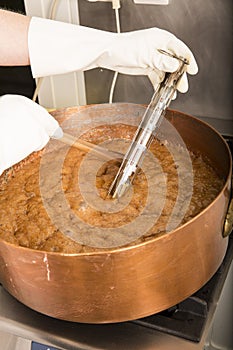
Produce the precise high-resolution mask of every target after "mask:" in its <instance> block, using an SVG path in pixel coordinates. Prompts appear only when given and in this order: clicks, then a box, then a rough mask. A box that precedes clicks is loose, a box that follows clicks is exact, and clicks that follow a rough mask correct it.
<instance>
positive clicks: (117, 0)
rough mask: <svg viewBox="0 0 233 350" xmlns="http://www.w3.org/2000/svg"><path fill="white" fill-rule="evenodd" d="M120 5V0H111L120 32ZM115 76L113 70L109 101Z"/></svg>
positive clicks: (116, 73) (115, 80)
mask: <svg viewBox="0 0 233 350" xmlns="http://www.w3.org/2000/svg"><path fill="white" fill-rule="evenodd" d="M120 7H121V5H120V0H112V8H113V9H114V11H115V19H116V29H117V33H121V26H120V15H119V8H120ZM117 77H118V72H115V73H114V76H113V79H112V85H111V88H110V93H109V103H112V100H113V94H114V90H115V86H116V82H117Z"/></svg>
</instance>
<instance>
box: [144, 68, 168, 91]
mask: <svg viewBox="0 0 233 350" xmlns="http://www.w3.org/2000/svg"><path fill="white" fill-rule="evenodd" d="M147 75H148V78H149V79H150V82H151V84H152V85H153V87H154V90H156V89H157V88H158V86H159V84H160V83H161V81H162V80H163V79H164V76H165V73H164V72H163V71H160V70H158V69H150V70H148V73H147Z"/></svg>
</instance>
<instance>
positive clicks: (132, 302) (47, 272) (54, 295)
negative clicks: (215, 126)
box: [0, 112, 231, 323]
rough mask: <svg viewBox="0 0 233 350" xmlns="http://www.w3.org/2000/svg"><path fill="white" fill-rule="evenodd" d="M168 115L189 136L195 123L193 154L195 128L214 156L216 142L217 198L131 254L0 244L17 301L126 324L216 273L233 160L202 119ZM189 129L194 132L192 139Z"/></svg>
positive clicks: (1, 269) (1, 275)
mask: <svg viewBox="0 0 233 350" xmlns="http://www.w3.org/2000/svg"><path fill="white" fill-rule="evenodd" d="M170 113H171V114H170V115H169V116H168V117H169V118H170V117H171V118H173V117H174V115H176V118H175V119H176V126H177V128H178V124H179V121H180V125H182V126H181V127H180V128H181V130H185V131H186V128H188V124H190V128H189V133H190V137H189V138H188V139H189V143H190V146H191V145H192V142H193V143H194V149H195V148H196V149H198V147H199V141H198V140H197V139H196V137H198V133H197V135H196V131H197V130H199V131H200V130H201V131H202V133H203V134H202V135H199V138H200V140H201V139H202V140H204V143H205V145H204V146H203V150H204V149H205V152H206V154H207V155H210V157H212V156H214V152H213V151H212V147H213V144H215V142H219V150H218V152H217V154H216V158H217V159H216V160H214V158H213V159H211V160H212V161H213V164H214V165H216V166H217V165H218V164H220V163H221V164H222V168H220V169H221V171H222V174H223V176H224V178H225V179H226V182H225V185H224V188H223V190H222V191H221V193H220V194H219V196H218V197H217V198H216V199H215V200H214V201H213V202H212V203H211V205H210V206H209V207H208V208H206V209H205V210H204V211H203V212H202V213H200V214H199V215H198V216H197V217H195V218H194V219H193V220H191V221H189V222H188V223H187V224H185V225H183V226H182V227H180V228H179V229H176V230H175V231H172V232H170V233H168V234H166V235H164V236H162V237H160V238H157V239H154V240H153V241H150V242H147V243H144V244H141V245H138V246H135V247H130V248H127V249H126V248H125V249H118V250H115V251H108V252H103V253H91V254H83V255H62V254H58V253H48V252H47V253H46V252H39V251H35V250H30V249H26V248H21V247H16V246H13V245H11V244H8V243H6V242H3V241H1V240H0V253H1V254H0V281H1V283H2V284H3V286H4V287H5V288H6V289H7V290H8V291H9V292H10V293H11V294H12V295H13V296H15V297H16V298H17V299H18V300H19V301H21V302H22V303H24V304H25V305H27V306H29V307H31V308H32V309H34V310H37V311H39V312H41V313H44V314H46V315H50V316H53V317H56V318H60V319H65V320H70V321H76V322H88V323H107V322H119V321H126V320H130V319H136V318H139V317H143V316H146V315H150V314H153V313H155V312H159V311H161V310H164V309H166V308H168V307H170V306H172V305H175V304H176V303H178V302H179V301H181V300H183V299H185V298H187V297H188V296H189V295H191V294H192V293H194V292H195V291H196V290H198V289H199V288H200V287H202V286H203V285H204V284H205V283H206V282H207V280H209V278H211V276H212V275H213V274H214V273H215V272H216V270H217V269H218V267H219V265H220V264H221V262H222V260H223V257H224V255H225V252H226V248H227V243H228V240H227V239H226V238H222V228H223V222H224V218H225V215H226V210H227V205H228V201H229V195H230V182H231V170H230V165H231V161H230V155H229V152H228V150H227V147H226V145H225V143H224V141H223V140H222V139H221V137H220V136H219V135H218V134H217V133H216V132H214V131H213V130H212V129H210V128H209V127H208V126H206V125H205V124H201V126H200V128H199V126H195V127H194V124H195V123H199V121H197V120H196V121H195V119H193V118H192V117H189V116H186V115H184V114H182V113H179V112H170ZM184 117H186V119H185V121H184ZM189 120H190V121H189ZM191 126H192V127H191ZM198 128H199V129H198ZM192 130H194V131H195V130H196V131H195V132H194V137H192ZM181 133H182V131H181ZM211 139H212V141H211ZM218 139H219V141H217V140H218ZM207 140H208V142H206V141H207ZM200 144H201V145H202V144H203V143H200ZM199 150H200V151H201V150H202V149H199Z"/></svg>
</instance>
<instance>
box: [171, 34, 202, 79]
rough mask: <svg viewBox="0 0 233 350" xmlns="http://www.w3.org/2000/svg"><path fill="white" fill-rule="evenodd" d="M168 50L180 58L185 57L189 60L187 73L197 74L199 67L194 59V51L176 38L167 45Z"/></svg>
mask: <svg viewBox="0 0 233 350" xmlns="http://www.w3.org/2000/svg"><path fill="white" fill-rule="evenodd" d="M167 50H168V51H170V52H171V53H173V54H175V55H176V56H178V57H184V58H186V59H187V60H188V62H189V64H188V65H187V73H189V74H192V75H194V74H197V72H198V65H197V62H196V60H195V58H194V55H193V53H192V51H191V50H190V49H189V47H188V46H187V45H186V44H185V43H184V42H183V41H181V40H180V39H177V38H175V40H174V39H173V40H170V41H169V42H168V43H167Z"/></svg>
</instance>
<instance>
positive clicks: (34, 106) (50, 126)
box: [16, 96, 59, 136]
mask: <svg viewBox="0 0 233 350" xmlns="http://www.w3.org/2000/svg"><path fill="white" fill-rule="evenodd" d="M16 97H17V98H18V100H19V101H21V103H22V104H25V107H26V106H27V108H28V111H29V110H30V113H31V117H33V118H34V119H35V120H36V121H37V123H38V124H39V125H40V126H41V128H42V129H44V131H45V132H46V133H47V134H48V136H52V135H53V134H54V132H55V130H56V129H58V128H59V124H58V122H57V121H56V119H54V118H53V117H52V116H51V115H50V114H49V113H48V111H46V109H45V108H43V107H42V106H40V105H39V104H38V103H36V102H33V101H32V100H30V99H29V98H27V97H25V96H16Z"/></svg>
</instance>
